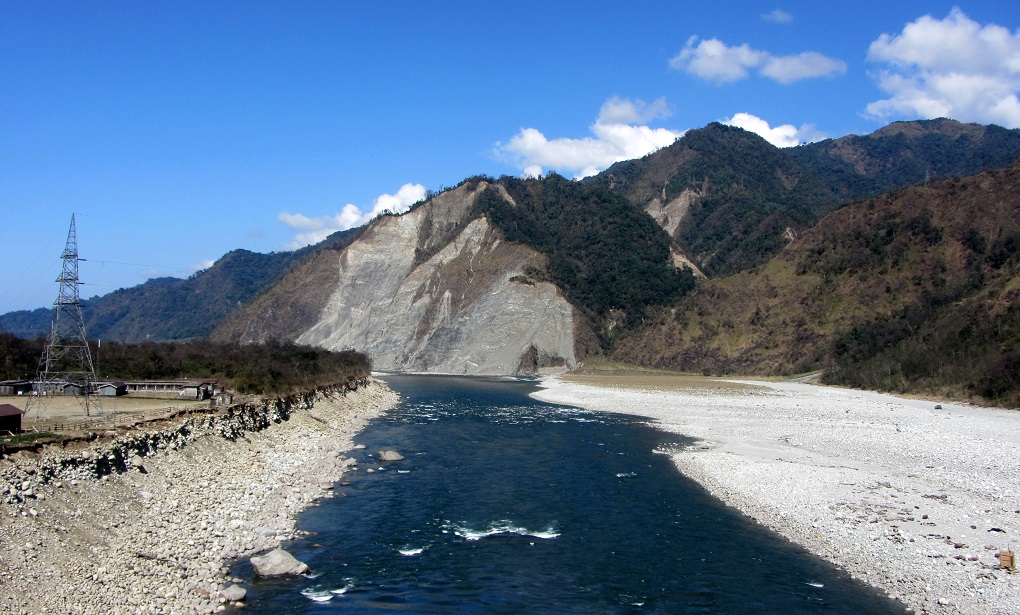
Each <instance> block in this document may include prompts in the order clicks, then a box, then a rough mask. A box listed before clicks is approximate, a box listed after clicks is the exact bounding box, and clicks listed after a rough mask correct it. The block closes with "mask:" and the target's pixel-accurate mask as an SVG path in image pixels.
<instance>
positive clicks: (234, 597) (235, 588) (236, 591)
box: [220, 583, 248, 602]
mask: <svg viewBox="0 0 1020 615" xmlns="http://www.w3.org/2000/svg"><path fill="white" fill-rule="evenodd" d="M220 595H221V596H223V597H224V598H226V599H227V601H229V602H239V601H241V600H244V597H245V596H247V595H248V590H246V589H245V588H243V587H241V586H240V585H238V584H236V583H235V584H233V585H231V586H230V587H227V588H224V589H221V590H220Z"/></svg>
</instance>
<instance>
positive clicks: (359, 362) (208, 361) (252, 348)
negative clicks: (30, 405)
mask: <svg viewBox="0 0 1020 615" xmlns="http://www.w3.org/2000/svg"><path fill="white" fill-rule="evenodd" d="M44 343H45V342H44V341H43V340H41V339H39V340H35V341H27V340H23V339H20V338H17V337H15V336H13V335H11V334H8V333H0V369H2V372H0V378H2V379H4V380H7V379H16V378H26V377H27V378H31V377H33V376H34V375H35V371H36V369H37V366H38V361H39V357H40V356H41V354H42V348H43V345H44ZM92 356H93V359H94V362H95V365H96V375H97V376H98V377H99V378H102V379H110V380H165V379H173V378H208V379H211V380H217V381H219V382H220V383H221V384H223V385H225V386H227V387H228V388H230V389H233V390H235V391H237V392H240V393H251V394H258V395H267V394H281V393H289V392H291V391H295V390H308V389H312V388H315V387H317V386H326V385H332V384H338V383H344V382H348V381H350V380H352V379H359V378H364V377H367V376H368V375H369V374H370V373H371V363H370V362H369V360H368V357H366V356H365V355H364V354H362V353H359V352H355V351H353V350H344V351H340V352H332V351H329V350H323V349H321V348H312V347H309V346H300V345H297V344H294V343H289V342H287V343H281V342H273V341H271V342H269V343H266V344H260V345H255V344H247V345H237V344H228V343H219V342H209V341H190V342H177V343H170V342H142V343H135V344H121V343H116V342H111V343H104V344H103V345H102V348H98V347H95V346H93V348H92Z"/></svg>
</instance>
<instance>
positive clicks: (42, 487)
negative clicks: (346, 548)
mask: <svg viewBox="0 0 1020 615" xmlns="http://www.w3.org/2000/svg"><path fill="white" fill-rule="evenodd" d="M396 401H397V395H396V394H395V393H393V392H392V391H390V390H389V389H388V388H386V386H385V385H383V384H382V383H379V382H376V381H364V382H362V383H360V386H358V387H357V388H356V389H345V390H336V389H334V390H326V391H317V392H315V393H309V394H306V395H302V396H294V397H290V398H287V399H279V400H274V401H269V402H264V403H262V404H258V405H251V404H245V405H240V406H234V407H232V408H230V409H229V410H227V411H225V412H223V413H219V414H216V415H208V416H202V417H197V418H189V419H186V420H181V421H177V422H174V423H170V424H165V425H159V426H145V427H140V428H138V429H135V430H133V431H130V432H127V433H122V434H120V435H119V436H116V437H108V438H102V439H99V440H97V441H95V442H92V443H88V444H83V445H79V446H77V447H76V448H74V449H73V450H72V449H71V448H70V447H68V448H61V447H59V446H50V447H47V448H45V449H43V450H42V451H40V452H39V453H38V454H33V453H17V454H15V455H11V456H5V458H4V459H3V460H2V461H0V545H2V548H0V612H4V613H33V614H34V613H95V614H104V615H105V614H110V613H212V612H215V611H217V610H225V609H226V608H227V605H229V604H231V603H232V602H236V601H237V599H238V598H243V593H244V592H243V590H242V589H241V588H239V587H232V585H233V584H234V583H235V582H237V581H240V580H239V579H230V578H229V577H228V570H227V568H226V565H227V564H228V563H229V561H230V560H232V559H235V558H237V557H241V556H250V555H253V554H256V553H259V552H262V551H266V550H269V549H273V548H276V547H277V546H279V545H280V543H281V542H283V541H286V540H289V539H291V538H293V537H295V525H294V522H295V521H294V518H295V515H296V514H297V513H298V512H300V511H301V510H303V509H304V508H306V507H307V506H309V504H310V503H312V502H313V501H314V500H316V499H318V498H322V497H329V496H330V495H331V494H332V491H331V489H332V486H333V483H334V482H335V481H336V480H337V479H338V478H339V477H340V476H341V475H342V474H343V472H344V471H345V469H347V468H348V467H350V465H349V463H350V462H349V461H345V460H344V459H343V458H342V457H343V455H342V454H343V453H344V452H345V451H347V450H348V449H350V447H351V443H352V438H353V436H354V435H355V434H356V433H357V432H358V431H360V430H361V429H362V428H363V427H364V425H365V423H366V422H367V421H368V420H369V419H371V418H372V417H374V416H377V415H378V414H380V413H381V412H383V411H385V410H386V409H388V408H390V407H392V406H393V405H394V404H395V403H396Z"/></svg>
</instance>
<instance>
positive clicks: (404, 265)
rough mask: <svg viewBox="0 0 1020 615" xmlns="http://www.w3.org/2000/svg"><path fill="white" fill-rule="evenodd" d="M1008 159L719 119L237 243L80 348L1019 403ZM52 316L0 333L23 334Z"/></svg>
mask: <svg viewBox="0 0 1020 615" xmlns="http://www.w3.org/2000/svg"><path fill="white" fill-rule="evenodd" d="M1018 156H1020V131H1018V130H1006V129H1003V128H1000V127H997V126H979V125H974V124H961V123H959V122H955V121H952V120H945V119H942V120H931V121H918V122H898V123H895V124H891V125H889V126H886V127H885V128H883V129H881V130H879V131H876V132H875V133H873V134H871V135H866V136H853V135H852V136H848V137H843V138H840V139H830V140H826V141H822V142H819V143H813V144H809V145H804V146H800V147H797V148H789V149H779V148H776V147H774V146H772V145H770V144H769V143H768V142H766V141H765V140H764V139H762V138H760V137H758V136H757V135H755V134H752V133H750V132H747V131H744V130H742V129H739V128H734V127H729V126H724V125H721V124H711V125H709V126H707V127H705V128H703V129H699V130H692V131H689V132H687V133H686V134H685V135H684V136H683V137H682V138H680V139H678V140H677V141H676V142H675V143H674V144H673V145H671V146H669V147H666V148H663V149H662V150H659V151H657V152H655V153H653V154H650V155H648V156H645V157H643V158H641V159H637V160H630V161H626V162H621V163H617V164H615V165H613V166H612V167H610V168H609V169H607V170H606V171H605V172H603V173H601V174H599V175H597V176H595V177H592V178H588V179H586V180H583V181H581V182H577V181H570V180H567V179H565V178H563V177H560V176H558V175H556V174H550V175H549V176H546V177H544V178H541V179H516V178H509V177H503V178H499V179H494V178H489V177H483V176H479V177H473V178H469V179H467V180H465V181H464V182H462V183H461V184H460V185H458V186H457V187H455V188H452V189H449V190H446V191H443V192H441V193H439V194H435V195H432V196H431V197H430V198H429V199H428V200H427V201H425V202H423V203H420V204H418V205H417V206H415V207H414V208H412V210H411V211H409V212H407V213H405V214H402V215H388V216H383V217H381V218H378V219H376V220H374V221H373V222H371V223H369V224H368V225H366V226H365V227H363V228H361V229H357V230H354V231H349V232H345V233H340V234H337V235H335V236H333V237H331V238H330V239H328V240H326V241H325V242H323V243H321V244H319V245H316V246H310V247H308V248H306V249H304V250H301V251H299V252H296V253H280V254H269V255H260V254H253V253H250V252H245V251H241V250H239V251H235V252H232V253H230V254H228V255H227V256H225V257H224V258H223V259H221V260H220V261H219V262H217V263H216V264H215V265H214V266H213V267H211V268H210V269H208V270H206V271H203V272H200V273H199V274H196V275H195V276H192V277H191V278H189V279H187V280H176V279H169V278H164V279H157V280H150V281H149V282H147V283H146V284H143V285H141V286H138V287H135V288H132V289H123V290H120V291H117V292H115V293H111V294H110V295H107V296H105V297H100V298H98V299H94V300H89V301H86V302H84V303H83V312H84V313H85V318H86V324H87V328H88V330H89V334H90V336H91V337H102V338H104V339H117V340H122V341H138V340H145V339H152V340H157V339H186V338H196V337H207V336H211V337H213V338H214V339H217V340H224V341H234V342H244V343H250V342H267V341H272V340H280V341H297V342H299V343H304V344H312V345H318V346H321V347H324V348H328V349H333V350H343V349H347V348H356V349H358V350H363V351H366V352H368V353H369V355H370V356H371V357H372V359H373V361H374V364H375V365H376V366H377V367H379V368H381V369H410V370H416V371H443V372H456V373H522V372H526V373H533V372H536V371H539V370H542V369H546V368H564V367H566V368H571V367H574V366H575V365H577V364H578V363H579V362H581V361H583V360H584V359H585V358H586V357H587V356H591V355H596V354H606V355H610V356H612V357H614V358H618V359H621V360H626V361H630V362H635V363H641V364H645V365H653V366H662V367H671V368H677V369H684V370H694V371H706V372H709V373H759V374H792V373H796V372H800V371H804V370H812V369H818V370H825V371H826V378H827V379H829V380H830V381H832V382H841V383H846V384H852V385H854V386H864V387H871V388H884V389H892V390H902V391H918V390H926V391H937V392H940V393H944V394H952V395H957V396H963V397H967V396H972V397H975V398H980V399H984V400H989V401H993V402H996V403H1009V404H1014V405H1020V394H1018V392H1017V391H1018V390H1020V383H1018V382H1017V378H1018V377H1017V374H1018V373H1020V369H1018V367H1020V357H1018V356H1017V350H1016V349H1017V348H1018V346H1020V333H1018V331H1020V326H1018V325H1017V319H1018V318H1020V316H1018V314H1017V307H1016V306H1017V303H1018V301H1017V299H1018V298H1020V297H1018V296H1017V292H1018V291H1017V288H1020V282H1018V281H1017V267H1018V265H1017V253H1018V252H1020V233H1018V228H1017V224H1018V222H1017V221H1018V220H1020V211H1018V209H1017V207H1018V202H1020V196H1018V190H1017V179H1016V178H1017V175H1018V174H1020V171H1018V167H1017V166H1016V165H1015V164H1014V165H1013V166H1008V168H1006V169H1005V170H998V171H991V172H985V173H983V174H980V175H977V174H978V173H980V172H982V171H988V170H989V169H996V168H998V169H1002V168H1003V167H1006V166H1007V165H1009V164H1010V162H1011V161H1013V160H1016V159H1017V157H1018ZM946 178H955V179H946ZM908 186H913V187H908ZM866 199H870V200H866ZM684 263H690V264H691V265H692V266H693V267H694V272H693V273H694V274H697V275H702V274H705V275H707V279H706V280H702V281H700V282H697V283H696V282H695V278H694V275H693V274H692V272H691V271H689V270H687V269H685V268H684ZM49 318H50V316H49V311H48V310H36V311H35V312H18V313H12V314H7V315H4V316H0V329H5V330H8V331H13V332H15V333H17V334H18V335H22V336H28V337H31V336H34V335H38V334H41V333H44V332H45V331H46V329H47V327H48V325H49Z"/></svg>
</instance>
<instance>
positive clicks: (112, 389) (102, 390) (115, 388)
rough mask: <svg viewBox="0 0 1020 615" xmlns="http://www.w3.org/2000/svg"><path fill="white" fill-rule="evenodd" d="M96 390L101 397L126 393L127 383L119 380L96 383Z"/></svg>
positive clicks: (118, 395)
mask: <svg viewBox="0 0 1020 615" xmlns="http://www.w3.org/2000/svg"><path fill="white" fill-rule="evenodd" d="M96 392H97V393H98V394H99V395H101V396H103V397H120V396H121V395H127V383H126V382H122V381H120V380H115V381H113V382H99V383H96Z"/></svg>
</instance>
